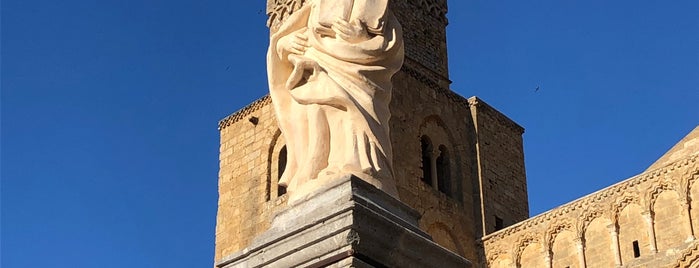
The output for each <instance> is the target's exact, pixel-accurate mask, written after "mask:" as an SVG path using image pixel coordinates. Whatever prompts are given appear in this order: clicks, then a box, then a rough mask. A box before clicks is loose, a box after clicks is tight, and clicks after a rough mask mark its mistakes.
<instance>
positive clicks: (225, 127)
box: [215, 0, 529, 262]
mask: <svg viewBox="0 0 699 268" xmlns="http://www.w3.org/2000/svg"><path fill="white" fill-rule="evenodd" d="M282 2H284V3H289V5H287V6H284V7H283V8H282V9H284V8H287V7H289V8H291V9H294V8H295V6H294V3H292V2H289V1H270V3H272V7H275V6H274V3H277V4H279V3H282ZM389 6H390V8H391V9H392V10H393V11H394V13H395V15H396V17H397V18H398V20H399V22H400V23H401V25H402V26H403V30H404V41H405V57H406V58H405V63H404V64H403V67H402V68H401V70H400V71H399V72H398V73H397V74H396V75H395V76H394V77H393V85H394V88H393V96H392V99H391V103H390V110H391V113H392V117H391V119H390V121H389V124H390V129H391V132H390V140H391V143H392V146H391V147H392V148H393V163H394V168H393V169H394V171H395V176H394V177H395V183H396V188H397V191H398V197H399V199H400V200H402V201H403V202H404V203H406V204H407V205H408V206H409V207H411V208H413V209H415V210H416V211H418V213H419V214H421V215H422V217H421V218H420V220H419V222H418V227H419V228H420V229H421V230H423V231H425V232H427V233H429V234H430V235H431V236H432V237H433V239H434V240H435V242H437V243H438V244H440V245H442V246H444V247H445V248H448V249H450V250H452V251H453V252H456V253H457V254H459V255H461V256H464V257H466V258H467V259H469V260H473V261H474V262H475V261H477V260H479V258H480V256H481V255H482V252H481V250H482V249H480V248H479V247H478V246H477V245H478V244H477V241H478V239H479V238H480V237H481V236H482V234H487V233H491V232H493V231H494V230H495V229H496V217H497V218H500V219H502V222H503V227H506V226H508V225H511V224H514V223H516V222H518V221H521V220H524V219H526V218H527V217H528V215H529V211H528V204H527V202H523V200H527V193H526V188H527V186H526V177H525V172H524V159H523V147H522V133H523V131H524V130H523V129H522V127H520V126H518V125H517V124H516V123H514V122H512V121H511V120H510V119H508V118H507V117H506V116H504V115H503V114H501V113H500V112H498V111H497V110H496V109H494V108H493V107H491V106H489V105H488V104H486V103H485V102H484V101H482V100H480V99H477V98H475V97H473V98H470V99H466V98H464V97H462V96H459V95H458V94H456V93H454V92H452V91H451V90H450V89H449V84H450V81H449V78H448V77H449V75H448V70H447V65H448V64H447V54H446V28H445V27H446V23H447V21H446V17H445V14H446V10H447V9H446V1H445V0H425V1H423V0H420V1H417V0H394V1H389ZM282 9H280V10H278V11H279V12H281V13H283V12H282V11H281V10H282ZM281 13H279V14H281ZM273 114H274V111H273V109H272V106H271V102H270V98H269V97H263V98H261V99H259V100H257V101H255V102H253V103H252V104H250V105H249V106H247V107H245V108H243V109H241V110H240V111H238V112H236V113H233V114H232V115H231V116H229V117H226V118H225V119H224V120H222V121H221V122H220V124H219V129H220V134H221V148H220V151H221V154H220V172H219V203H218V214H217V224H216V249H215V260H220V259H221V258H223V256H227V255H230V254H232V253H233V252H237V251H239V250H241V249H243V248H244V247H246V246H247V245H248V244H249V243H250V242H251V241H252V239H253V238H254V237H255V236H257V235H259V234H261V233H263V232H265V231H266V230H268V229H269V228H270V224H271V220H272V218H273V213H274V211H277V210H278V209H280V208H282V207H285V206H287V205H288V204H287V198H288V195H287V194H284V188H280V187H279V185H278V182H279V178H280V176H279V175H280V170H283V165H282V164H283V162H284V161H283V159H284V158H283V157H281V156H282V155H283V152H285V149H284V146H285V145H286V140H285V137H284V135H282V134H281V131H280V130H279V129H278V127H277V122H276V119H275V118H274V115H273ZM422 137H428V138H429V139H430V140H431V142H432V145H433V146H432V148H431V150H423V148H421V138H422ZM423 153H425V154H426V155H427V156H428V158H429V161H430V162H434V165H432V167H427V166H425V165H423V161H422V155H423ZM440 156H441V157H440ZM445 156H446V157H445ZM437 160H441V161H439V162H440V165H439V166H440V167H442V168H441V169H438V167H437V166H438V165H437V162H438V161H437ZM423 171H425V172H423ZM424 173H430V174H432V173H434V174H435V176H433V178H432V179H433V180H434V182H432V181H431V183H429V184H428V183H427V182H426V181H425V180H423V177H424Z"/></svg>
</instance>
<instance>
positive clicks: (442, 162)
mask: <svg viewBox="0 0 699 268" xmlns="http://www.w3.org/2000/svg"><path fill="white" fill-rule="evenodd" d="M436 162H437V189H438V190H439V191H440V192H442V193H445V194H447V195H448V196H451V170H450V169H449V152H448V151H447V147H446V146H444V145H440V146H439V156H438V157H437V161H436Z"/></svg>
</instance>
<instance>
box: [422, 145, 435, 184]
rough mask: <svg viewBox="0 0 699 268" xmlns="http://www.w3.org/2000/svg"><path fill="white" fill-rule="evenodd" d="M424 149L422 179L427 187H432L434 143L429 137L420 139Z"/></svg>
mask: <svg viewBox="0 0 699 268" xmlns="http://www.w3.org/2000/svg"><path fill="white" fill-rule="evenodd" d="M420 147H421V149H422V178H421V180H422V181H423V182H425V183H427V185H430V186H432V142H431V141H430V138H428V137H427V136H422V137H421V138H420Z"/></svg>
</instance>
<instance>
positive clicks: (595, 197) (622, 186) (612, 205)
mask: <svg viewBox="0 0 699 268" xmlns="http://www.w3.org/2000/svg"><path fill="white" fill-rule="evenodd" d="M698 158H699V156H697V155H695V156H691V157H688V158H685V159H681V160H678V161H676V162H674V163H671V164H668V165H666V166H664V167H661V168H658V169H655V170H651V171H648V172H645V173H642V174H639V175H637V176H634V177H631V178H629V179H627V180H625V181H622V182H619V183H617V184H615V185H612V186H610V187H607V188H605V189H602V190H600V191H597V192H595V193H592V194H590V195H587V196H585V197H582V198H580V199H577V200H575V201H572V202H570V203H568V204H565V205H562V206H560V207H558V208H555V209H553V210H550V211H547V212H544V213H542V214H540V215H538V216H535V217H532V218H530V219H528V220H526V221H523V222H520V223H517V224H515V225H513V226H510V227H508V228H506V229H503V230H500V231H498V232H495V233H492V234H490V235H487V236H485V237H483V238H482V239H481V243H482V245H483V247H484V249H485V252H486V256H485V261H487V263H488V264H491V263H492V262H493V261H495V260H496V259H498V257H500V256H501V255H503V254H509V256H510V258H511V259H512V260H513V261H514V262H518V261H519V260H520V257H521V253H522V251H523V250H524V249H525V248H526V246H528V245H529V244H530V243H533V242H537V243H541V245H542V246H544V247H545V250H546V251H550V250H551V246H552V243H553V240H555V236H556V235H557V234H558V233H560V232H561V231H562V230H563V229H567V230H570V231H572V232H573V233H574V234H575V236H576V238H577V239H583V237H584V233H585V231H586V228H587V227H588V226H589V224H590V223H591V222H592V221H593V220H594V219H596V218H598V217H604V218H608V219H609V220H610V221H612V224H613V225H612V226H611V227H614V228H618V216H619V213H620V212H621V211H622V210H623V209H624V208H625V207H626V206H627V205H629V204H637V205H639V207H641V209H642V211H645V212H644V213H650V215H651V217H653V214H654V210H653V205H654V203H655V200H656V199H657V197H658V195H659V194H660V193H662V192H663V191H675V192H677V193H678V195H679V201H680V202H689V200H690V198H689V189H690V188H688V187H691V186H692V185H693V183H694V182H695V181H697V179H699V165H698V164H697V162H698V161H697V159H698ZM615 226H616V227H615ZM611 227H610V228H611ZM680 228H681V227H680ZM583 244H584V241H583ZM690 253H691V252H690ZM690 253H687V254H690ZM691 254H697V253H691ZM684 258H686V257H684ZM697 258H699V257H697ZM682 267H684V266H682Z"/></svg>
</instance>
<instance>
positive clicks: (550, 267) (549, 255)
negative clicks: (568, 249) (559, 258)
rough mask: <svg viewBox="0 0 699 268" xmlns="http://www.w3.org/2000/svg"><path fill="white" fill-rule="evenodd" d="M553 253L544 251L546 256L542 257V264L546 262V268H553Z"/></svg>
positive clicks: (548, 250)
mask: <svg viewBox="0 0 699 268" xmlns="http://www.w3.org/2000/svg"><path fill="white" fill-rule="evenodd" d="M552 255H553V252H551V250H550V249H546V255H545V256H544V262H546V268H553V263H552V261H553V260H552V259H553V256H552Z"/></svg>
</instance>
